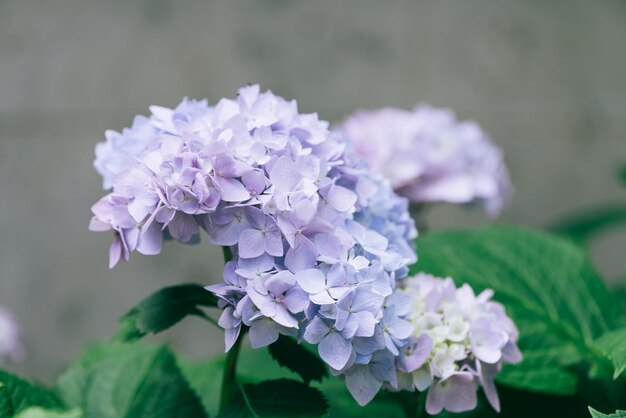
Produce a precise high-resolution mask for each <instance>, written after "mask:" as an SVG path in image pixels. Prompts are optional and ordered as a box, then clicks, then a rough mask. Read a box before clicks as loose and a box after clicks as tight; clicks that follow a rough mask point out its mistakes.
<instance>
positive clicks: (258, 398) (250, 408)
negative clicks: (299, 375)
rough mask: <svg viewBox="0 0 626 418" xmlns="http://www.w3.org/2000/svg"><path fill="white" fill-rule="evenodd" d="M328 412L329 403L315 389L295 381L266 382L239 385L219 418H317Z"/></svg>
mask: <svg viewBox="0 0 626 418" xmlns="http://www.w3.org/2000/svg"><path fill="white" fill-rule="evenodd" d="M327 411H328V402H327V401H326V399H325V398H324V395H322V392H320V391H319V390H318V389H316V388H314V387H311V386H308V385H307V384H306V383H302V382H299V381H297V380H290V379H279V380H268V381H265V382H261V383H259V384H255V385H253V384H248V385H244V384H239V391H238V392H237V395H236V396H235V399H233V401H232V402H231V404H230V405H229V406H228V407H227V408H226V410H225V411H223V412H222V413H220V415H218V417H220V418H246V417H255V418H265V417H267V418H269V417H272V418H277V417H301V418H318V417H321V416H323V415H325V414H326V412H327Z"/></svg>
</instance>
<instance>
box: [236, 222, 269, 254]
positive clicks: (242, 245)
mask: <svg viewBox="0 0 626 418" xmlns="http://www.w3.org/2000/svg"><path fill="white" fill-rule="evenodd" d="M238 248H239V256H240V257H241V258H255V257H258V256H260V255H261V254H263V253H264V252H265V240H264V237H263V234H262V233H261V231H259V230H258V229H246V230H245V231H243V232H242V233H241V236H240V237H239V247H238Z"/></svg>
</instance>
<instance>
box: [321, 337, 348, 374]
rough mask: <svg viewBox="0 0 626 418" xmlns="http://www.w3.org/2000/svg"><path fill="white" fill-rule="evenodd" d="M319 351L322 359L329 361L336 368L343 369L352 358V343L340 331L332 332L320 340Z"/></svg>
mask: <svg viewBox="0 0 626 418" xmlns="http://www.w3.org/2000/svg"><path fill="white" fill-rule="evenodd" d="M318 351H319V354H320V357H321V358H322V360H324V361H325V362H326V363H328V365H329V366H330V367H332V368H333V369H335V370H341V369H343V368H344V367H345V366H346V364H348V360H350V355H351V354H352V344H350V341H347V340H345V339H344V338H343V337H342V336H341V334H339V333H338V332H330V333H329V334H328V335H327V336H326V337H324V339H323V340H322V341H321V342H320V344H319V346H318Z"/></svg>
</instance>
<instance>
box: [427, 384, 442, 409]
mask: <svg viewBox="0 0 626 418" xmlns="http://www.w3.org/2000/svg"><path fill="white" fill-rule="evenodd" d="M444 402H445V394H444V392H443V391H442V390H441V389H440V388H439V386H438V384H436V385H434V386H433V387H431V388H430V390H429V391H428V395H427V396H426V412H428V413H429V414H430V415H437V414H439V413H440V412H441V411H443V406H444Z"/></svg>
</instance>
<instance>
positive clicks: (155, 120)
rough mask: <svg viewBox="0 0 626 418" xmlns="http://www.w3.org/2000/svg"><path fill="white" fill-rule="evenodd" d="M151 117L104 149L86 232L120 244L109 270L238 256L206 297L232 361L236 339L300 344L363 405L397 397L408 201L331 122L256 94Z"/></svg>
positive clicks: (253, 90)
mask: <svg viewBox="0 0 626 418" xmlns="http://www.w3.org/2000/svg"><path fill="white" fill-rule="evenodd" d="M151 110H152V115H151V116H150V117H148V118H141V119H139V122H137V123H138V126H137V127H136V128H135V125H133V128H131V129H130V130H124V131H123V132H122V134H117V135H115V136H114V139H115V140H112V139H110V138H107V142H106V143H105V144H100V145H99V146H98V147H99V151H98V158H97V160H96V167H98V168H99V170H100V172H101V173H102V174H103V177H104V179H105V186H107V185H110V186H111V187H112V190H111V192H110V193H109V194H108V195H107V196H105V197H104V198H102V199H101V200H100V202H98V203H96V204H95V205H94V206H93V208H92V211H93V213H94V218H93V220H92V223H91V228H92V229H94V230H98V231H102V230H113V231H114V233H115V239H114V243H113V245H112V246H111V250H110V264H111V265H114V264H115V263H116V262H117V261H118V260H120V259H121V258H124V259H128V257H129V255H130V253H131V252H133V251H135V250H136V251H139V252H141V253H143V254H156V253H158V252H160V250H161V242H162V239H163V236H168V237H172V238H174V239H176V240H179V241H181V242H190V241H193V240H195V239H196V237H197V236H198V234H199V232H200V231H201V230H204V231H205V232H206V233H207V235H208V240H209V241H210V242H212V243H214V244H217V245H222V246H227V247H229V249H230V251H231V253H232V254H233V259H232V260H231V261H229V262H228V263H227V264H226V266H225V270H224V281H223V282H222V283H219V284H216V285H212V286H208V287H207V289H209V290H210V291H212V292H213V293H215V294H216V295H217V296H218V297H219V298H220V303H219V306H220V307H221V308H222V309H223V312H222V315H221V317H220V320H219V324H220V326H222V327H223V328H224V329H225V341H226V349H227V350H228V349H230V348H231V347H232V345H233V344H234V343H235V341H236V340H237V338H239V337H240V334H241V330H242V328H243V327H244V326H245V327H247V328H248V335H249V338H250V342H251V345H252V346H253V347H255V348H256V347H262V346H266V345H269V344H271V343H273V342H274V341H276V339H277V338H278V337H279V335H281V334H282V335H289V336H298V338H300V339H304V340H305V341H307V342H309V343H312V344H317V345H318V351H319V354H320V357H321V358H322V359H323V360H324V361H325V362H326V363H327V364H328V365H329V366H330V368H331V371H332V372H333V373H334V374H338V375H345V376H346V378H347V381H348V387H349V388H350V391H351V393H352V394H353V395H354V397H355V399H357V401H358V402H359V403H361V404H364V403H367V402H368V401H369V400H370V399H371V398H372V397H373V396H374V395H375V394H376V392H378V390H379V389H380V388H381V387H383V386H385V385H386V386H389V387H392V388H396V389H399V388H400V387H399V382H398V379H397V373H396V371H395V368H394V367H393V365H394V362H395V361H396V359H397V358H398V357H399V356H401V355H404V354H405V350H404V347H405V346H406V345H409V344H411V342H412V341H413V340H414V338H413V337H412V332H413V327H412V325H411V324H410V323H409V322H408V320H407V315H409V313H410V298H409V297H408V296H406V295H405V294H404V293H403V292H402V291H401V290H400V289H397V288H396V282H397V280H398V279H402V278H404V277H406V275H407V274H408V265H410V264H412V263H414V262H415V261H416V255H415V249H414V247H413V240H414V238H415V237H416V236H417V231H416V229H415V225H414V222H413V220H412V219H411V218H410V216H409V214H408V201H407V200H406V199H404V198H401V197H398V196H397V195H396V194H395V193H394V191H393V189H392V187H391V185H390V183H389V182H388V181H386V180H384V179H382V178H381V177H379V176H377V175H375V174H372V173H371V172H370V171H369V169H368V168H367V166H366V163H365V162H364V161H363V160H362V158H361V157H359V156H358V155H357V154H356V153H355V152H354V151H353V150H352V148H351V145H350V144H349V143H348V142H347V140H346V139H344V138H343V137H342V136H340V135H336V134H333V133H331V132H329V130H328V123H326V122H324V121H320V120H319V119H318V117H317V115H315V114H301V113H299V112H298V109H297V105H296V103H295V101H287V100H285V99H283V98H281V97H278V96H275V95H274V94H272V93H271V92H265V93H261V92H260V91H259V87H258V86H249V87H245V88H243V89H241V90H240V91H239V95H238V96H237V98H235V99H232V100H231V99H222V100H221V101H219V102H218V103H217V104H216V105H215V106H213V107H210V106H208V104H207V102H206V101H201V102H196V101H189V100H184V101H183V103H181V104H180V105H179V106H178V107H177V108H176V109H174V110H170V109H165V108H161V107H152V108H151ZM103 167H106V170H105V169H103ZM481 341H482V340H481ZM413 363H415V361H412V360H407V364H413ZM356 376H361V377H362V378H361V377H359V378H357V377H356Z"/></svg>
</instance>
